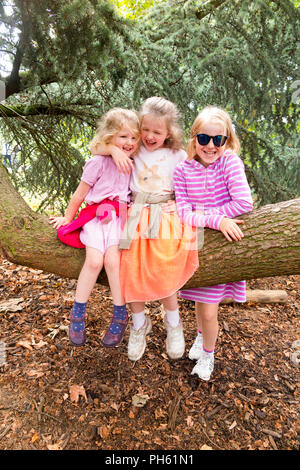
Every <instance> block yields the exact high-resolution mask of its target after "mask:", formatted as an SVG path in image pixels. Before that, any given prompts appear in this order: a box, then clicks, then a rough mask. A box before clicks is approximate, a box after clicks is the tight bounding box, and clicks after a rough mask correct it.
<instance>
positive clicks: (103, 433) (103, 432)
mask: <svg viewBox="0 0 300 470" xmlns="http://www.w3.org/2000/svg"><path fill="white" fill-rule="evenodd" d="M98 434H100V436H101V437H102V439H107V438H108V436H109V434H110V431H109V429H108V428H107V427H106V426H100V427H99V428H98Z"/></svg>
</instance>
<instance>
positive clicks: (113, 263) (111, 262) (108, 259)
mask: <svg viewBox="0 0 300 470" xmlns="http://www.w3.org/2000/svg"><path fill="white" fill-rule="evenodd" d="M104 267H105V269H106V270H108V271H115V270H119V268H120V258H119V256H105V257H104Z"/></svg>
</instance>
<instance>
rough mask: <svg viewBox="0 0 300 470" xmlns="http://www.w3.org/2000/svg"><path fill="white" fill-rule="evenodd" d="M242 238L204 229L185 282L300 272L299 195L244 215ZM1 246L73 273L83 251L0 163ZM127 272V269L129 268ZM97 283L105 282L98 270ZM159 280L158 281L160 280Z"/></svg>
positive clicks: (22, 259)
mask: <svg viewBox="0 0 300 470" xmlns="http://www.w3.org/2000/svg"><path fill="white" fill-rule="evenodd" d="M242 218H243V219H244V220H245V223H244V224H243V226H242V230H243V232H244V235H245V236H244V238H243V239H242V240H241V241H239V242H232V243H230V242H228V241H227V240H226V239H225V237H224V236H223V235H222V233H221V232H219V231H216V230H210V229H205V231H204V245H203V247H202V248H201V249H200V250H199V263H200V266H199V269H198V270H197V272H196V273H195V274H194V276H193V277H192V278H191V279H190V280H189V281H188V283H187V284H186V285H185V287H186V288H187V287H197V286H209V285H214V284H219V283H224V282H230V281H238V280H241V279H245V280H247V279H256V278H263V277H271V276H281V275H289V274H300V199H293V200H291V201H285V202H281V203H278V204H270V205H268V206H265V207H262V208H260V209H258V210H254V211H253V212H251V213H249V214H246V215H243V216H242ZM0 247H1V249H2V252H3V254H4V256H5V257H6V258H7V259H8V260H10V261H11V262H13V263H16V264H20V265H24V266H29V267H32V268H35V269H41V270H43V271H47V272H50V273H55V274H57V275H58V276H60V277H68V278H77V277H78V275H79V272H80V270H81V266H82V264H83V261H84V257H85V250H83V249H76V248H71V247H68V246H66V245H63V244H62V243H61V242H60V241H59V240H58V239H57V236H56V231H55V230H54V229H53V228H52V226H50V225H49V223H48V219H47V217H45V216H43V215H41V214H37V213H35V212H33V211H32V210H31V209H30V208H29V206H28V205H27V204H26V203H25V201H24V200H23V199H22V198H21V196H20V195H19V194H18V193H17V191H16V190H15V188H14V187H13V185H12V183H11V181H10V178H9V174H8V172H7V170H6V169H5V167H4V166H3V165H0ZM128 276H129V277H130V273H128ZM98 282H99V283H100V284H103V285H107V284H108V283H107V277H106V274H105V272H104V270H102V272H101V274H100V276H99V278H98ZM158 282H159V280H158Z"/></svg>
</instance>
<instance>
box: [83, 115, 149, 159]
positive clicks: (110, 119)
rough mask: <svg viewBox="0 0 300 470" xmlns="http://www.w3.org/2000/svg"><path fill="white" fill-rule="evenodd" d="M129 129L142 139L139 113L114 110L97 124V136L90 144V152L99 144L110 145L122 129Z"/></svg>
mask: <svg viewBox="0 0 300 470" xmlns="http://www.w3.org/2000/svg"><path fill="white" fill-rule="evenodd" d="M123 127H127V128H128V129H129V130H130V131H131V132H132V133H133V134H135V135H136V136H137V137H140V120H139V116H138V113H137V112H136V111H134V110H132V109H123V108H112V109H111V110H110V111H108V112H107V113H106V114H104V115H103V116H102V117H101V119H99V121H98V122H97V129H96V133H95V136H94V137H93V139H92V140H91V142H90V150H91V151H93V150H94V151H95V149H96V147H97V145H98V144H101V143H102V144H109V143H110V142H111V140H112V138H113V137H114V135H116V134H117V133H118V132H119V131H120V129H122V128H123Z"/></svg>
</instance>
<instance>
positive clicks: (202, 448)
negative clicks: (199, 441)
mask: <svg viewBox="0 0 300 470" xmlns="http://www.w3.org/2000/svg"><path fill="white" fill-rule="evenodd" d="M200 450H213V448H212V447H209V446H208V445H206V444H203V446H202V447H201V448H200Z"/></svg>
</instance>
